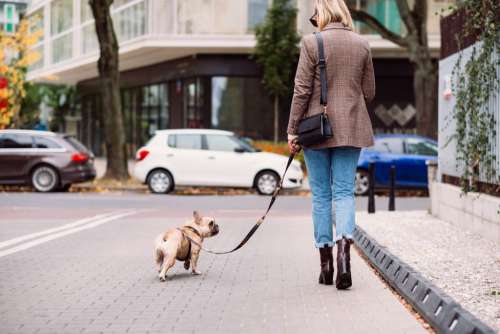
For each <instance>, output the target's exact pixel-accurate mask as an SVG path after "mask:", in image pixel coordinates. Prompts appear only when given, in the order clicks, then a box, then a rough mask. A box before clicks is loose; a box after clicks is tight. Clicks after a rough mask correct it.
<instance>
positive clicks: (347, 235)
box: [335, 234, 353, 243]
mask: <svg viewBox="0 0 500 334" xmlns="http://www.w3.org/2000/svg"><path fill="white" fill-rule="evenodd" d="M343 237H345V238H346V239H348V240H353V238H352V234H345V235H344V234H341V235H338V236H337V237H336V238H335V243H336V242H337V241H339V240H342V238H343Z"/></svg>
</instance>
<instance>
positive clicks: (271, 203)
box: [179, 153, 295, 255]
mask: <svg viewBox="0 0 500 334" xmlns="http://www.w3.org/2000/svg"><path fill="white" fill-rule="evenodd" d="M293 158H295V153H292V154H290V156H289V157H288V162H287V163H286V168H285V172H284V173H283V177H282V178H281V180H280V183H279V185H278V187H277V188H276V190H275V191H274V194H273V196H272V197H271V201H270V202H269V206H268V207H267V210H266V212H265V213H264V215H263V216H262V217H260V219H259V220H258V221H257V223H255V225H254V226H253V227H252V229H251V230H250V232H248V233H247V235H246V236H245V237H244V238H243V240H241V242H240V243H239V244H238V245H237V246H236V247H235V248H233V249H232V250H230V251H226V252H216V251H212V250H210V249H206V248H203V246H202V245H201V244H200V243H199V242H197V241H195V240H193V239H192V238H190V237H189V236H188V235H186V233H184V231H182V230H180V229H179V231H181V233H182V235H183V236H184V237H185V238H186V239H188V240H189V241H190V242H191V243H193V244H195V245H196V246H198V247H200V249H201V250H203V251H205V252H207V253H210V254H215V255H222V254H229V253H233V252H236V251H237V250H238V249H240V248H241V247H243V246H244V245H245V244H246V243H247V242H248V240H250V238H251V237H252V236H253V235H254V233H255V232H256V231H257V230H258V228H259V227H260V225H262V223H263V222H264V220H265V219H266V217H267V214H268V213H269V211H271V208H272V207H273V205H274V202H275V201H276V197H278V194H279V192H280V191H281V188H282V186H283V180H284V179H285V175H286V172H287V171H288V168H290V165H291V164H292V161H293Z"/></svg>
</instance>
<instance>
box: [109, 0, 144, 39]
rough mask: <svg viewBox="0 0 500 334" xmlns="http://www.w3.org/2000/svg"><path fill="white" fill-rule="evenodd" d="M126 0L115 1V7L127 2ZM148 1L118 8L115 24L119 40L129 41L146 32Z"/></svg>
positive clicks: (114, 17)
mask: <svg viewBox="0 0 500 334" xmlns="http://www.w3.org/2000/svg"><path fill="white" fill-rule="evenodd" d="M126 2H128V1H126V0H121V1H119V2H118V3H116V1H115V8H117V7H118V6H120V5H123V4H125V3H126ZM146 12H147V9H146V3H145V2H139V3H137V4H135V5H132V6H130V7H126V8H124V9H120V8H118V9H117V12H116V13H114V14H113V26H114V28H115V31H116V36H117V38H118V41H119V42H123V41H128V40H130V39H133V38H135V37H139V36H142V35H144V34H145V33H146Z"/></svg>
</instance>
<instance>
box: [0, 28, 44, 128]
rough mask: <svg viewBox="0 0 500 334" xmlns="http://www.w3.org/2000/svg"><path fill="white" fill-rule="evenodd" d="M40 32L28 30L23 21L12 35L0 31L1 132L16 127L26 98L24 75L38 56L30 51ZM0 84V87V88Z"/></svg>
mask: <svg viewBox="0 0 500 334" xmlns="http://www.w3.org/2000/svg"><path fill="white" fill-rule="evenodd" d="M41 35H42V31H40V30H38V31H30V23H29V22H28V21H27V20H22V21H21V23H20V24H19V28H18V30H17V31H16V32H15V33H14V34H6V33H5V32H3V31H1V30H0V78H2V81H3V82H4V84H3V85H6V87H4V88H0V100H1V101H2V103H0V129H5V128H8V127H18V126H19V111H20V109H21V104H22V102H23V99H24V98H25V96H26V88H27V83H26V72H27V69H28V67H29V66H30V65H32V64H34V63H35V62H36V61H37V60H38V59H39V58H40V54H39V53H38V52H36V51H34V50H33V49H32V46H33V45H34V44H36V43H37V42H38V40H39V38H40V37H41ZM3 85H2V86H3Z"/></svg>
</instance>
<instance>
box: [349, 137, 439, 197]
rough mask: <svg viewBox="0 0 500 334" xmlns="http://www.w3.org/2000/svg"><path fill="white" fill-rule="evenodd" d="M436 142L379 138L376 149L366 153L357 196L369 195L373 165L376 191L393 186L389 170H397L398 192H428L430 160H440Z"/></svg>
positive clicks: (362, 161)
mask: <svg viewBox="0 0 500 334" xmlns="http://www.w3.org/2000/svg"><path fill="white" fill-rule="evenodd" d="M437 154H438V149H437V142H436V141H435V140H432V139H430V138H426V137H421V136H417V135H399V134H394V135H393V134H387V135H376V136H375V145H373V146H372V147H369V148H366V149H363V150H362V151H361V155H360V158H359V162H358V170H357V173H356V190H355V192H356V194H357V195H364V194H366V193H368V189H369V182H370V176H369V173H368V168H369V164H370V162H374V163H375V180H374V181H375V187H380V188H387V187H389V185H390V169H391V166H392V165H394V166H395V167H396V182H395V184H396V187H397V188H427V183H428V182H427V165H426V161H428V160H434V161H435V160H437Z"/></svg>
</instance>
